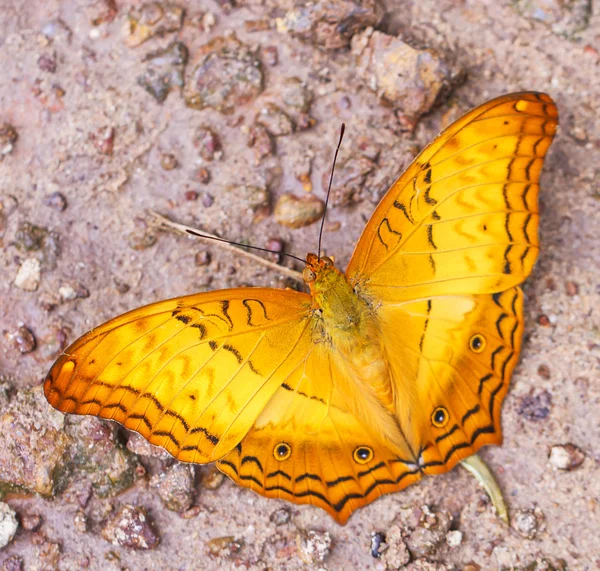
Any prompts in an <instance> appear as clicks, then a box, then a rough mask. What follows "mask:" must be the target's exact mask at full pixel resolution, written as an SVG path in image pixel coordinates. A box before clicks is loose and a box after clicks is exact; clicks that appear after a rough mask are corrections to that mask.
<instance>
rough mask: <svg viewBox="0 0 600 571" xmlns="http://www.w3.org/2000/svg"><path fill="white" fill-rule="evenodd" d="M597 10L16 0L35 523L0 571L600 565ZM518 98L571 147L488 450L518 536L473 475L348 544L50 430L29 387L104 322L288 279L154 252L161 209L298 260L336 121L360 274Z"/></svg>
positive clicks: (457, 475) (132, 449)
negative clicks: (390, 193) (435, 177)
mask: <svg viewBox="0 0 600 571" xmlns="http://www.w3.org/2000/svg"><path fill="white" fill-rule="evenodd" d="M599 10H600V9H599V7H598V3H595V5H593V4H592V2H591V0H590V1H578V0H574V1H572V2H559V1H558V0H557V1H555V2H553V1H551V0H547V1H543V2H542V1H531V2H525V1H524V0H518V1H515V2H510V1H506V2H495V1H491V0H490V1H482V2H465V1H454V0H437V1H433V0H420V1H419V2H412V1H400V0H387V1H386V2H384V3H379V2H370V1H367V0H364V1H363V2H360V3H359V2H356V3H353V2H350V1H348V2H339V1H338V2H331V3H319V2H317V3H312V4H309V3H304V4H302V3H296V4H293V3H292V2H274V1H272V0H239V1H236V0H218V1H216V2H211V1H209V0H205V1H190V2H183V1H182V2H175V3H160V2H154V3H142V2H136V1H131V2H126V1H122V0H114V1H113V0H106V1H104V2H103V1H100V0H95V1H87V2H86V1H83V0H81V1H77V0H71V1H58V0H50V1H47V2H46V1H44V2H41V1H34V0H31V1H28V2H17V1H16V0H3V1H2V2H1V9H0V69H1V70H2V71H1V79H2V81H0V125H1V126H0V246H1V248H0V381H1V388H2V390H1V391H0V393H1V394H0V403H2V408H1V409H0V410H1V414H0V416H2V419H1V424H2V430H4V432H2V434H3V438H5V439H6V440H5V443H6V442H9V440H10V439H12V438H14V442H15V445H14V446H12V447H10V446H0V468H2V470H3V471H2V470H0V473H1V474H2V479H3V484H4V485H3V486H0V494H3V495H4V497H3V500H2V501H3V502H4V503H5V504H8V506H9V508H10V509H8V508H3V510H2V513H9V512H10V513H16V522H17V524H18V526H17V527H16V534H15V535H14V537H13V538H12V539H11V540H10V541H8V542H7V544H6V545H5V546H0V569H3V570H12V569H32V570H33V569H36V570H42V569H103V570H109V569H110V570H112V569H115V570H117V569H118V570H120V569H131V570H142V569H162V570H171V569H172V570H192V569H257V570H258V569H289V570H293V569H304V568H307V566H308V567H309V568H310V567H312V568H323V569H332V570H333V569H380V570H384V569H398V568H407V569H431V570H437V569H439V570H446V569H465V570H470V571H475V570H478V569H528V570H533V569H572V570H593V569H600V549H599V547H598V536H599V535H600V524H599V522H600V513H599V512H600V503H599V501H600V500H599V499H600V465H599V464H600V438H599V435H600V420H599V416H598V404H599V402H600V314H599V310H598V308H599V307H600V187H599V183H598V181H599V180H600V96H599V94H600V13H599ZM373 28H374V29H375V31H373ZM365 46H366V47H365ZM407 46H408V47H407ZM361 50H362V51H361ZM364 50H367V52H365V51H364ZM368 50H371V52H369V51H368ZM385 50H389V53H391V54H392V55H394V54H400V53H401V54H403V55H402V58H400V59H401V64H398V65H402V66H403V67H402V74H400V73H398V76H399V77H400V79H399V80H398V79H396V78H394V77H390V74H389V73H388V74H387V75H385V74H384V75H383V76H382V75H377V73H378V70H380V69H381V68H380V67H378V64H380V63H381V61H379V60H380V58H382V55H381V54H382V53H384V52H385ZM365 54H366V55H365ZM423 62H426V70H425V71H424V69H425V68H421V67H420V66H422V65H425V64H423ZM523 89H527V90H538V91H544V92H547V93H549V94H550V95H551V96H552V98H553V99H554V100H555V101H556V103H557V105H558V108H559V113H560V128H559V130H558V133H557V136H556V139H555V141H554V143H553V145H552V147H551V149H550V151H549V153H548V156H547V159H546V164H545V167H544V172H543V175H542V182H541V187H542V191H541V195H540V203H541V213H542V215H541V224H540V235H541V244H542V246H541V251H540V256H539V260H538V262H537V265H536V267H535V270H534V272H533V274H532V275H531V276H530V277H529V279H528V280H527V282H526V284H525V286H524V289H525V293H526V302H525V315H526V327H525V340H524V345H523V352H522V356H521V361H520V364H519V366H518V367H517V369H516V371H515V373H514V375H513V379H512V384H511V389H510V392H509V393H508V396H507V397H506V400H505V403H504V408H503V421H502V422H503V431H504V443H503V445H502V446H501V447H491V448H488V449H485V450H483V451H482V452H481V455H482V456H483V458H484V459H485V461H486V462H487V463H488V464H489V466H490V467H491V468H492V470H493V471H494V473H495V474H496V476H497V478H498V481H499V483H500V486H501V487H502V489H503V490H504V494H505V497H506V501H507V503H508V506H509V509H510V511H511V513H512V514H513V525H512V527H507V526H506V525H505V524H503V523H502V522H501V521H500V520H499V519H498V518H497V517H496V516H495V514H494V511H493V509H492V507H491V506H490V504H489V501H488V500H487V496H486V495H485V493H484V492H483V490H482V489H481V488H480V487H479V486H478V484H477V482H476V481H475V480H474V479H473V478H472V477H471V476H470V475H469V474H468V473H467V472H466V471H465V470H463V469H461V468H456V469H454V470H453V471H451V472H450V473H448V474H445V475H442V476H438V477H435V478H426V479H425V480H423V481H422V482H420V483H418V484H416V485H413V486H411V487H410V488H408V489H406V490H404V491H402V492H399V493H396V494H391V495H387V496H385V497H383V498H381V499H379V500H377V501H376V502H374V503H373V504H371V505H369V506H368V507H366V508H364V509H362V510H360V511H358V512H356V513H355V514H354V515H353V516H352V518H351V519H350V521H349V522H348V524H347V525H346V526H344V527H340V526H338V525H337V524H335V522H333V520H332V519H331V518H330V517H329V516H328V515H327V514H325V513H324V512H322V511H320V510H319V509H317V508H313V507H310V506H302V507H300V506H296V505H291V504H287V503H285V502H282V501H277V500H268V499H265V498H262V497H260V496H258V495H256V494H254V493H253V492H251V491H249V490H247V489H242V488H239V487H237V486H235V485H234V484H233V483H232V482H230V481H228V480H227V479H223V478H222V477H220V476H219V474H218V473H215V472H214V470H213V469H211V468H210V467H208V468H207V467H195V468H194V469H193V470H192V471H191V472H190V471H189V469H187V468H186V469H184V470H182V469H181V468H179V467H174V466H173V464H172V461H171V460H170V459H169V458H168V457H165V456H164V455H162V454H161V452H160V451H157V450H153V449H151V447H149V446H147V445H144V443H140V442H136V441H135V440H134V439H130V435H128V434H126V433H125V432H124V431H123V430H121V429H116V428H114V427H110V426H109V427H108V428H107V426H106V424H105V423H103V422H100V421H86V422H89V424H81V423H80V424H77V421H72V420H69V419H66V420H64V419H62V418H61V417H57V416H54V415H53V413H51V412H50V411H47V410H45V401H43V399H40V394H39V386H40V385H41V383H42V382H43V379H44V377H45V375H46V373H47V372H48V369H49V367H50V366H51V364H52V362H53V360H54V359H55V357H56V356H57V355H58V354H59V353H60V351H61V350H62V349H63V348H64V347H65V346H66V345H67V344H68V343H69V342H71V341H73V340H75V339H76V338H77V337H78V336H79V335H81V334H83V333H85V332H86V331H87V330H89V329H90V328H92V327H94V326H95V325H98V324H99V323H102V322H103V321H105V320H107V319H109V318H110V317H113V316H116V315H118V314H120V313H123V312H124V311H126V310H129V309H132V308H135V307H139V306H141V305H143V304H146V303H150V302H153V301H157V300H160V299H165V298H169V297H175V296H181V295H186V294H190V293H193V292H197V291H206V290H212V289H219V288H225V287H235V286H239V285H255V286H270V287H286V286H289V285H291V284H290V282H289V278H286V276H285V275H282V274H279V273H278V272H277V271H275V270H272V269H268V268H265V267H262V266H261V265H258V264H256V263H254V262H249V261H248V260H246V259H245V258H243V257H241V256H239V255H237V254H235V253H232V252H231V251H229V250H224V249H221V248H219V247H218V246H217V245H214V244H212V243H211V244H205V243H201V242H199V241H193V240H190V239H188V238H185V237H182V236H179V235H176V234H172V233H166V232H157V231H156V230H155V229H154V228H153V227H152V225H151V224H150V222H149V217H148V214H147V211H148V210H154V211H157V212H159V213H161V214H163V215H165V216H168V217H169V218H171V219H172V220H175V221H178V222H182V223H186V224H191V225H194V226H196V227H201V228H203V229H205V230H207V231H209V232H212V233H215V234H218V235H219V236H222V237H226V238H228V239H231V240H234V241H238V242H243V243H247V244H253V245H256V246H260V247H269V248H273V249H276V250H284V251H287V252H290V253H293V254H295V255H297V256H300V257H303V256H304V255H305V253H306V252H309V251H314V250H315V248H316V246H317V233H318V224H316V223H315V222H314V220H316V219H317V218H318V216H319V213H320V212H321V211H322V207H323V204H322V201H323V199H324V189H323V185H324V183H326V182H327V179H328V175H329V169H330V163H331V159H332V157H333V152H334V149H335V145H336V143H337V139H338V135H339V129H340V125H341V123H342V122H345V123H346V139H345V142H344V143H343V145H342V149H341V154H340V159H339V165H338V169H339V170H338V174H337V179H336V180H337V181H336V182H334V190H333V195H332V205H331V207H330V208H329V211H328V213H327V222H326V225H325V233H324V235H323V245H324V249H325V251H326V252H327V254H329V255H334V256H335V258H336V263H338V265H339V266H341V267H345V264H346V263H347V261H348V259H349V257H350V255H351V253H352V250H353V245H354V243H355V242H356V239H357V237H358V236H359V234H360V231H361V229H362V227H363V226H364V224H365V221H366V220H367V219H368V217H369V215H370V214H371V212H372V211H373V209H374V207H375V205H376V203H377V201H378V200H379V198H380V197H381V196H382V194H383V193H384V192H385V189H386V188H387V186H388V185H389V184H390V183H391V182H393V180H394V178H395V177H397V176H398V175H399V174H400V173H401V172H402V170H403V168H405V167H406V166H407V164H408V162H409V161H410V159H411V158H412V157H413V156H414V154H415V153H416V152H417V151H418V150H419V149H420V148H422V147H423V146H424V145H425V144H426V143H427V142H428V141H429V140H431V139H432V138H433V137H434V136H435V135H436V134H437V133H438V132H439V131H440V130H441V129H442V128H443V127H445V126H447V125H448V124H449V123H450V122H452V121H453V120H454V119H455V118H457V117H458V116H459V115H460V114H461V113H463V112H465V111H467V110H468V109H470V108H471V107H473V106H475V105H477V104H479V103H482V102H483V101H485V100H487V99H490V98H492V97H494V96H497V95H501V94H503V93H507V92H511V91H517V90H523ZM277 257H278V256H277V255H272V259H273V260H275V258H277ZM283 263H284V264H286V265H288V266H293V262H291V261H286V260H283ZM294 267H296V269H298V267H297V266H294ZM36 387H37V388H36ZM26 407H29V408H27V410H25V408H26ZM23 427H26V428H23ZM66 439H68V441H67V440H66ZM128 440H129V442H127V441H128ZM10 441H11V442H12V440H10ZM74 443H75V444H74ZM94 446H97V447H100V448H96V449H95V450H92V451H91V450H90V448H89V447H92V448H93V447H94ZM65 450H69V451H70V452H65ZM63 454H66V455H67V456H68V461H67V460H64V461H63ZM63 464H64V465H63ZM67 464H68V466H67ZM65 466H66V468H68V470H67V469H65V470H62V469H61V468H65ZM11 477H12V478H13V479H14V481H13V482H11V481H10V480H11ZM17 480H18V481H17ZM32 489H33V490H36V491H37V492H38V493H37V494H34V493H30V491H31V490H32ZM7 509H8V512H7V511H6V510H7ZM3 517H4V516H3ZM14 521H15V520H14V518H12V517H8V516H7V517H5V518H4V519H3V520H2V522H0V524H1V525H0V527H2V530H3V533H4V530H5V529H10V527H11V525H13V523H14ZM9 535H12V533H11V534H9ZM0 536H3V537H4V535H3V534H0Z"/></svg>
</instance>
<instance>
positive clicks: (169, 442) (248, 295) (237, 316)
mask: <svg viewBox="0 0 600 571" xmlns="http://www.w3.org/2000/svg"><path fill="white" fill-rule="evenodd" d="M310 324H311V321H310V297H309V296H308V295H306V294H301V293H298V292H294V291H289V290H286V291H280V290H274V289H258V288H256V289H253V288H244V289H233V290H222V291H217V292H209V293H201V294H197V295H192V296H189V297H182V298H177V299H172V300H167V301H162V302H159V303H155V304H152V305H148V306H146V307H142V308H139V309H136V310H134V311H131V312H129V313H126V314H124V315H122V316H120V317H117V318H115V319H113V320H111V321H108V322H107V323H105V324H104V325H101V326H100V327H98V328H96V329H93V330H92V331H90V332H89V333H87V334H86V335H84V336H83V337H81V338H80V339H79V340H77V341H76V342H75V343H73V345H71V346H70V347H69V348H68V349H67V350H66V351H65V352H64V353H63V355H61V356H60V357H59V359H58V360H57V361H56V363H55V364H54V366H53V367H52V369H51V370H50V372H49V373H48V376H47V378H46V380H45V383H44V391H45V394H46V398H47V399H48V401H49V402H50V404H51V405H52V406H54V407H55V408H57V409H59V410H61V411H63V412H68V413H76V414H90V415H96V416H100V417H103V418H108V419H111V420H116V421H118V422H119V423H121V424H122V425H124V426H125V427H127V428H129V429H131V430H134V431H136V432H139V433H140V434H141V435H142V436H144V437H145V438H146V439H148V440H149V441H150V442H151V443H152V444H155V445H157V446H162V447H163V448H165V449H166V450H168V451H169V452H170V453H171V454H172V455H173V456H175V457H176V458H178V459H180V460H183V461H187V462H198V463H206V462H211V461H213V460H216V459H218V458H220V457H221V456H223V455H225V454H226V453H227V452H229V451H230V450H231V449H232V448H234V447H235V446H236V444H238V442H239V441H240V440H241V439H242V438H243V436H244V435H245V434H246V433H247V432H248V430H249V429H250V427H251V426H252V425H253V424H254V422H255V420H256V418H257V417H258V416H259V415H260V413H261V411H262V410H263V408H264V407H265V405H266V404H267V402H269V400H270V399H271V397H272V396H273V394H275V392H276V391H277V390H278V388H279V387H280V386H281V385H282V384H284V383H286V381H287V382H288V383H289V384H291V385H293V380H290V376H293V374H294V371H295V370H296V369H297V367H298V364H299V363H301V362H303V360H304V359H305V358H306V355H307V354H308V352H309V350H310V348H311V347H312V345H313V342H312V339H311V328H310ZM282 339H285V343H284V344H283V343H282Z"/></svg>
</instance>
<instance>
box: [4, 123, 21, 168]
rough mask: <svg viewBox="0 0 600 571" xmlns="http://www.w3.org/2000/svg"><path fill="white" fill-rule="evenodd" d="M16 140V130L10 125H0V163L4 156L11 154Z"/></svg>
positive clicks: (17, 136)
mask: <svg viewBox="0 0 600 571" xmlns="http://www.w3.org/2000/svg"><path fill="white" fill-rule="evenodd" d="M18 138H19V135H18V134H17V130H16V129H15V128H14V127H13V126H12V125H10V124H9V123H3V124H2V125H0V163H1V162H2V161H3V160H4V157H5V156H6V155H9V154H10V153H12V151H13V149H14V147H15V143H16V142H17V139H18Z"/></svg>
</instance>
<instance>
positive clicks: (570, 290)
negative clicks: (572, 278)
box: [565, 282, 579, 297]
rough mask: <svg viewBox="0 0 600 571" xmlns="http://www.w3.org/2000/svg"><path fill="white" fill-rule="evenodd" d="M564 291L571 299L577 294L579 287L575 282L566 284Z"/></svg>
mask: <svg viewBox="0 0 600 571" xmlns="http://www.w3.org/2000/svg"><path fill="white" fill-rule="evenodd" d="M565 291H566V292H567V295H568V296H570V297H573V296H575V295H577V294H578V293H579V285H578V284H576V283H575V282H567V283H566V284H565Z"/></svg>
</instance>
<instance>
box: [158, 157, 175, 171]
mask: <svg viewBox="0 0 600 571" xmlns="http://www.w3.org/2000/svg"><path fill="white" fill-rule="evenodd" d="M160 166H161V168H162V169H163V170H165V171H172V170H173V169H176V168H177V167H178V166H179V162H178V161H177V157H176V156H175V155H173V154H171V153H162V154H161V155H160Z"/></svg>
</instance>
